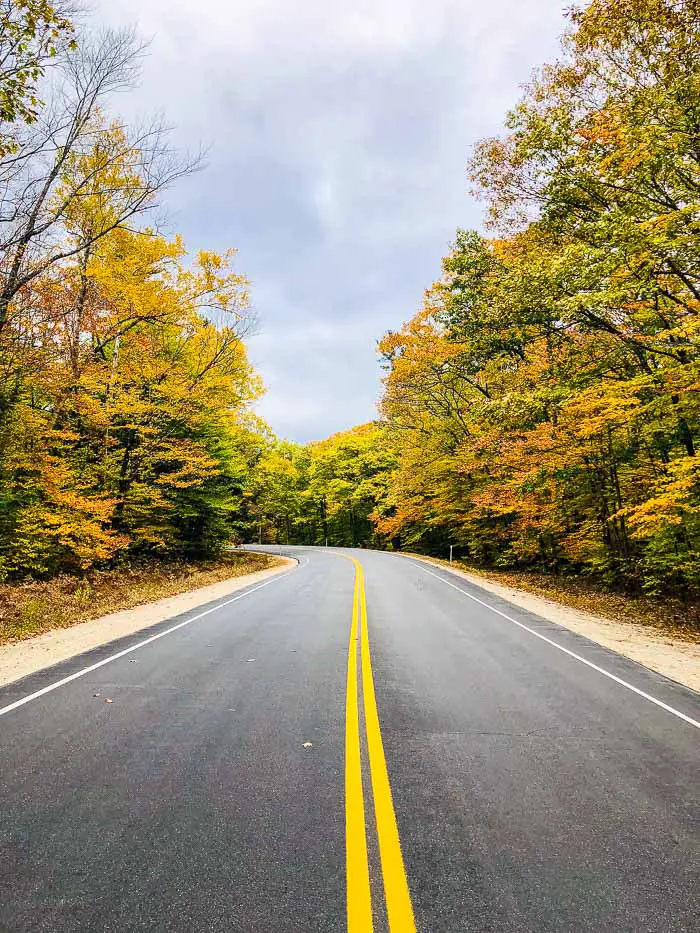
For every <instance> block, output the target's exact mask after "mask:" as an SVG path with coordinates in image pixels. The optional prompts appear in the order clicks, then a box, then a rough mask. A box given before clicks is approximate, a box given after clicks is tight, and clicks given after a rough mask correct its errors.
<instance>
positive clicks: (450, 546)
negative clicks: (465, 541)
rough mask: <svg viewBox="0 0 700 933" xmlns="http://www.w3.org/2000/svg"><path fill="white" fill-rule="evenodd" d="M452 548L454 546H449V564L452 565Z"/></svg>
mask: <svg viewBox="0 0 700 933" xmlns="http://www.w3.org/2000/svg"><path fill="white" fill-rule="evenodd" d="M453 547H454V545H453V544H451V545H450V563H452V548H453Z"/></svg>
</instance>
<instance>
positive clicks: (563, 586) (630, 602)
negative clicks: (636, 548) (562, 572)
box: [416, 555, 700, 642]
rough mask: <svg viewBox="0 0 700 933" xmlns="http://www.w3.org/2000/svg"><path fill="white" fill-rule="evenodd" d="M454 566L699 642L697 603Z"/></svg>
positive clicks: (568, 580)
mask: <svg viewBox="0 0 700 933" xmlns="http://www.w3.org/2000/svg"><path fill="white" fill-rule="evenodd" d="M416 556H418V555H416ZM420 556H423V555H420ZM428 560H431V561H434V563H437V564H442V565H444V566H446V567H447V566H449V562H448V561H445V560H439V559H437V558H432V557H431V558H428ZM453 566H454V567H457V568H458V569H459V570H464V571H465V572H466V573H471V574H474V575H475V576H480V577H484V578H485V579H486V580H492V581H493V582H494V583H500V584H502V585H503V586H511V587H513V589H518V590H524V591H525V592H527V593H532V594H533V595H535V596H542V597H543V598H545V599H552V600H554V601H555V602H558V603H561V604H562V605H564V606H570V607H571V608H573V609H579V610H581V611H582V612H588V613H590V614H592V615H597V616H602V617H603V618H606V619H614V620H615V621H617V622H636V623H638V624H641V625H644V626H648V627H649V628H650V629H653V630H655V631H656V632H658V633H661V634H664V635H672V636H673V637H674V638H680V639H682V640H684V641H692V642H700V605H698V604H697V603H694V604H692V603H691V604H685V603H682V602H680V601H679V600H674V599H671V598H664V599H660V598H655V597H652V596H627V595H624V594H621V593H611V592H609V591H607V590H604V589H602V587H600V586H596V585H595V583H593V582H592V581H590V580H586V579H582V578H581V577H554V576H547V575H546V574H542V573H528V572H524V571H512V570H511V571H505V570H503V571H501V570H483V569H482V568H479V567H474V566H472V565H471V564H468V563H465V562H464V561H458V560H456V561H454V564H453Z"/></svg>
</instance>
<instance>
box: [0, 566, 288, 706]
mask: <svg viewBox="0 0 700 933" xmlns="http://www.w3.org/2000/svg"><path fill="white" fill-rule="evenodd" d="M295 569H296V568H291V569H290V570H285V571H284V573H281V574H279V575H278V576H275V577H274V578H273V579H272V580H266V581H265V583H258V585H257V586H254V587H253V588H252V589H250V590H246V592H245V593H239V594H238V596H234V597H232V598H231V599H227V600H226V601H225V602H223V603H218V604H217V605H216V606H212V607H211V609H205V610H204V612H200V613H198V614H197V615H196V616H192V618H191V619H185V621H184V622H178V624H177V625H173V626H171V627H170V628H168V629H166V630H165V631H164V632H158V634H157V635H151V637H150V638H144V640H143V641H140V642H138V643H137V644H135V645H132V646H131V647H130V648H124V650H123V651H117V653H116V654H110V656H109V657H108V658H103V659H102V660H101V661H97V663H95V664H91V665H90V666H89V667H84V668H82V669H81V670H79V671H76V672H75V673H74V674H70V675H69V676H68V677H63V678H62V679H61V680H56V681H55V682H54V683H52V684H48V686H46V687H42V688H41V690H36V691H35V692H34V693H30V694H28V695H27V696H26V697H22V699H21V700H15V702H14V703H9V704H8V705H7V706H3V707H0V716H4V715H5V713H11V712H12V710H13V709H17V708H18V707H20V706H24V704H25V703H29V702H30V701H31V700H36V699H38V698H39V697H42V696H44V694H46V693H51V691H52V690H57V689H58V688H59V687H63V686H64V684H69V683H70V682H71V681H72V680H77V679H78V677H83V676H84V675H85V674H90V673H91V672H92V671H96V670H97V668H98V667H104V665H105V664H109V663H110V661H116V660H117V659H118V658H123V657H124V655H125V654H131V653H132V652H133V651H138V650H139V648H145V647H146V645H150V644H151V642H153V641H157V640H158V639H159V638H165V636H166V635H171V634H172V633H173V632H176V631H177V630H178V629H179V628H184V627H185V626H186V625H190V623H192V622H196V621H197V619H202V618H204V616H208V615H209V614H210V613H211V612H216V611H217V610H218V609H223V608H224V606H229V605H230V604H231V603H235V602H236V601H237V600H239V599H243V598H244V597H245V596H250V595H251V593H255V592H256V591H257V590H261V589H262V588H263V587H264V586H269V585H270V584H271V583H277V581H278V580H281V579H282V577H286V576H287V574H289V573H291V572H292V570H295ZM156 624H157V623H156ZM127 637H128V636H127ZM96 647H99V645H98V646H96ZM90 650H91V651H94V650H95V649H93V648H91V649H90ZM66 660H68V659H66ZM37 673H38V672H37ZM7 686H8V687H9V686H11V684H7Z"/></svg>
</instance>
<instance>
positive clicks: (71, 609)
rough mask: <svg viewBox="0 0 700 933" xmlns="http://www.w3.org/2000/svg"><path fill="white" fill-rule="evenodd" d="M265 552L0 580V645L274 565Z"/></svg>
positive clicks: (275, 560) (245, 552)
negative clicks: (29, 578) (38, 577)
mask: <svg viewBox="0 0 700 933" xmlns="http://www.w3.org/2000/svg"><path fill="white" fill-rule="evenodd" d="M279 562H280V561H279V559H278V558H276V557H273V556H271V555H269V554H257V553H253V552H251V551H240V552H230V553H227V554H225V555H224V556H222V557H220V558H218V559H217V560H211V561H197V562H189V561H184V560H168V561H153V560H151V561H143V562H134V563H132V564H128V565H125V566H122V567H119V568H115V569H112V570H91V571H87V572H86V573H85V574H83V575H81V576H79V577H78V576H70V575H68V574H62V575H61V576H58V577H54V578H53V579H51V580H27V581H22V582H19V583H1V584H0V644H6V643H7V642H14V641H21V640H22V639H24V638H31V636H32V635H39V634H41V633H42V632H47V631H49V629H53V628H67V627H69V626H71V625H75V624H76V623H78V622H87V621H88V620H89V619H97V618H99V617H100V616H103V615H107V613H110V612H117V611H118V610H120V609H131V608H133V607H134V606H140V605H142V604H143V603H149V602H153V601H154V600H156V599H162V598H163V597H165V596H176V595H177V594H179V593H186V592H188V591H190V590H196V589H198V588H199V587H201V586H208V585H209V584H210V583H219V582H220V581H222V580H229V579H231V578H232V577H240V576H242V575H243V574H246V573H254V572H255V571H258V570H267V569H268V568H270V567H274V566H276V565H277V564H279Z"/></svg>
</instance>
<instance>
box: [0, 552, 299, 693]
mask: <svg viewBox="0 0 700 933" xmlns="http://www.w3.org/2000/svg"><path fill="white" fill-rule="evenodd" d="M278 559H279V564H278V565H277V566H275V567H271V568H270V569H268V570H259V571H256V572H254V573H248V574H243V575H242V576H238V577H234V578H232V579H230V580H222V581H221V582H219V583H212V584H210V585H209V586H203V587H200V588H199V589H196V590H190V591H189V592H187V593H180V594H179V595H177V596H167V597H165V598H164V599H158V600H156V601H155V602H150V603H146V604H144V605H142V606H136V607H134V608H132V609H122V610H121V611H119V612H111V613H109V614H108V615H105V616H101V617H100V618H98V619H91V620H90V621H89V622H80V623H78V624H77V625H73V626H71V627H70V628H59V629H51V631H48V632H45V633H44V634H43V635H37V636H36V637H34V638H28V639H25V640H24V641H20V642H16V643H14V644H8V645H0V686H3V685H4V684H9V683H12V681H15V680H19V679H20V678H21V677H26V676H27V675H28V674H33V673H35V672H36V671H40V670H42V669H43V668H45V667H50V666H51V665H52V664H58V663H59V662H60V661H66V660H67V659H68V658H72V657H74V656H75V655H77V654H82V653H83V652H84V651H89V650H90V649H92V648H97V647H99V646H100V645H104V644H107V643H108V642H110V641H114V640H115V639H117V638H122V637H123V636H125V635H132V634H133V633H134V632H138V631H140V630H141V629H144V628H148V627H149V626H150V625H154V624H155V623H157V622H162V621H163V620H164V619H168V618H171V617H172V616H176V615H180V614H181V613H183V612H187V611H188V610H190V609H195V608H196V607H197V606H202V605H204V604H205V603H209V602H213V601H214V600H216V599H221V598H222V597H224V596H228V595H229V593H235V592H236V590H240V589H243V587H246V586H250V585H251V584H253V583H258V582H261V581H262V580H266V579H268V577H272V576H274V575H275V574H278V573H282V572H283V571H285V570H288V569H289V568H290V567H292V566H294V565H295V564H296V563H297V561H295V560H291V559H290V558H287V557H280V558H278Z"/></svg>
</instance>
